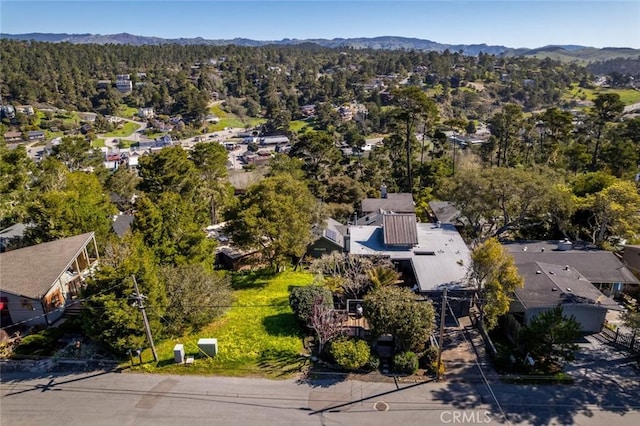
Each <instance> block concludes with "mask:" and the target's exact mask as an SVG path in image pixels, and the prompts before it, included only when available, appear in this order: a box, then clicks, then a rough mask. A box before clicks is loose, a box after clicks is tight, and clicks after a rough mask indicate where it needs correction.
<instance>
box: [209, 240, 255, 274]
mask: <svg viewBox="0 0 640 426" xmlns="http://www.w3.org/2000/svg"><path fill="white" fill-rule="evenodd" d="M258 256H259V253H258V252H256V251H253V252H248V251H243V250H240V249H237V248H233V247H231V246H228V245H227V246H223V247H219V248H218V249H217V251H216V263H215V266H216V268H217V269H228V270H232V271H238V270H240V269H242V267H243V266H245V265H246V264H247V263H249V262H250V261H251V260H253V259H256V258H257V257H258Z"/></svg>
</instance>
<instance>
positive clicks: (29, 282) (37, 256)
mask: <svg viewBox="0 0 640 426" xmlns="http://www.w3.org/2000/svg"><path fill="white" fill-rule="evenodd" d="M93 238H94V234H93V232H88V233H86V234H81V235H76V236H74V237H69V238H63V239H61V240H57V241H51V242H48V243H42V244H37V245H35V246H30V247H25V248H21V249H17V250H12V251H8V252H5V253H0V290H2V291H6V292H8V293H13V294H17V295H21V296H26V297H29V298H32V299H40V298H42V297H43V296H44V295H45V294H46V293H47V291H49V289H50V288H51V286H52V285H53V284H54V283H55V281H56V280H57V279H58V278H59V277H60V276H61V275H62V274H64V273H65V272H66V271H67V269H68V268H69V267H70V266H71V265H72V263H73V261H74V260H75V258H76V257H77V256H78V255H79V254H80V252H81V251H82V250H83V249H84V248H85V247H86V246H87V244H89V242H90V241H91V240H93Z"/></svg>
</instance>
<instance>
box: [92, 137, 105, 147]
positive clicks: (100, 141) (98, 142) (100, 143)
mask: <svg viewBox="0 0 640 426" xmlns="http://www.w3.org/2000/svg"><path fill="white" fill-rule="evenodd" d="M104 142H105V139H95V140H93V141H91V146H92V147H93V148H102V147H103V146H104Z"/></svg>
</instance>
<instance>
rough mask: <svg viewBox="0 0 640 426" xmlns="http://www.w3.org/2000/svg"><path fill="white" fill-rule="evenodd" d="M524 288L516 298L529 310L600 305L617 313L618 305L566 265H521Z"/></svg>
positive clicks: (518, 291) (519, 290) (540, 263)
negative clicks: (571, 305)
mask: <svg viewBox="0 0 640 426" xmlns="http://www.w3.org/2000/svg"><path fill="white" fill-rule="evenodd" d="M518 272H519V273H520V274H521V275H522V276H523V277H524V279H525V283H524V287H523V288H517V289H516V290H515V294H516V297H517V299H518V300H519V301H520V302H522V304H523V305H524V307H525V308H526V309H529V308H537V307H547V306H554V305H560V304H568V303H584V304H593V305H600V306H602V307H605V308H609V309H618V304H617V303H616V302H615V301H613V299H610V298H609V297H607V296H605V295H604V294H602V292H601V291H600V290H598V289H597V288H595V287H594V286H593V284H591V283H590V282H589V280H587V279H586V278H585V277H584V276H583V275H582V274H581V273H580V272H578V271H577V270H576V269H574V268H572V267H570V266H569V267H567V265H564V266H563V265H554V264H549V263H543V262H528V263H523V264H520V265H518Z"/></svg>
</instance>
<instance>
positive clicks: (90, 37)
mask: <svg viewBox="0 0 640 426" xmlns="http://www.w3.org/2000/svg"><path fill="white" fill-rule="evenodd" d="M0 38H7V39H14V40H35V41H42V42H50V43H63V42H67V43H75V44H129V45H134V46H144V45H159V44H180V45H196V44H199V45H211V46H224V45H230V44H232V45H237V46H253V47H255V46H265V45H300V44H308V43H313V44H317V45H319V46H323V47H329V48H340V47H345V48H354V49H386V50H397V49H407V50H424V51H437V52H443V51H444V50H446V49H448V50H449V51H452V52H459V51H460V52H462V53H463V54H465V55H470V56H476V55H478V54H480V53H488V54H491V55H505V56H534V57H538V58H546V57H549V58H552V59H558V60H562V61H580V62H593V61H604V60H607V59H613V58H630V57H633V58H635V57H637V56H639V55H640V49H630V48H613V47H607V48H604V49H596V48H593V47H585V46H578V45H552V46H544V47H539V48H535V49H514V48H509V47H505V46H491V45H487V44H444V43H438V42H435V41H431V40H423V39H418V38H410V37H395V36H382V37H361V38H334V39H288V38H285V39H282V40H251V39H246V38H234V39H227V40H223V39H218V40H208V39H204V38H202V37H196V38H176V39H167V38H161V37H147V36H139V35H133V34H128V33H120V34H105V35H102V34H51V33H29V34H1V33H0Z"/></svg>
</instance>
